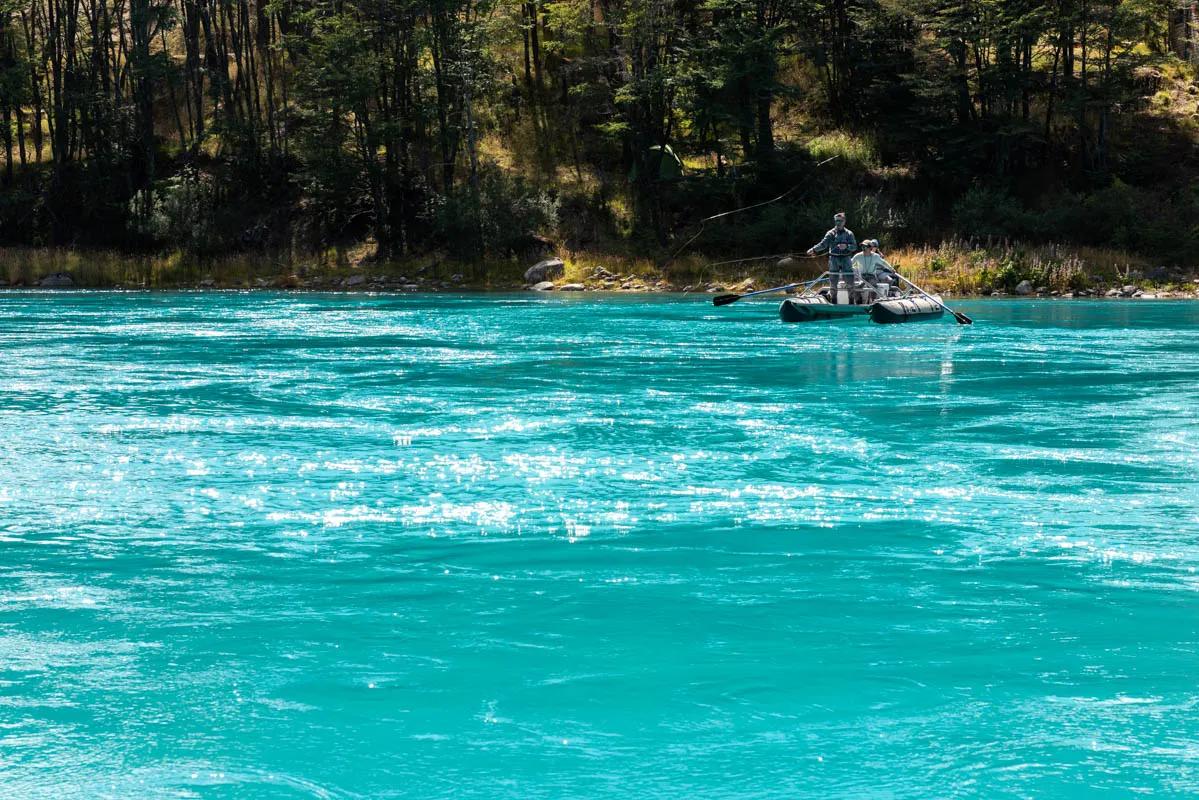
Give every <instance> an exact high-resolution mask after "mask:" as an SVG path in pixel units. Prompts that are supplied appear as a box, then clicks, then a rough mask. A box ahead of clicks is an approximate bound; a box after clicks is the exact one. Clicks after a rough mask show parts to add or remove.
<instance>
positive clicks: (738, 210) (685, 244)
mask: <svg viewBox="0 0 1199 800" xmlns="http://www.w3.org/2000/svg"><path fill="white" fill-rule="evenodd" d="M837 158H840V156H829V157H828V158H826V159H824V160H823V161H821V162H819V163H817V164H816V166H815V167H813V169H820V168H821V167H823V166H824V165H825V164H827V163H829V162H830V161H834V160H836V159H837ZM807 182H808V179H807V178H805V179H804V180H802V181H800V182H799V183H797V184H795V185H794V186H792V187H791V188H790V189H788V190H787V191H785V192H783V193H782V194H780V195H779V196H778V197H776V198H774V199H773V200H767V201H765V202H763V203H754V204H753V205H752V206H745V207H744V208H734V209H733V210H732V211H722V212H720V213H719V214H713V215H712V216H710V217H704V218H703V219H701V220H700V221H699V230H698V231H696V232H695V235H694V236H692V237H691V238H690V239H688V240H687V241H685V242H683V244H682V246H680V247H679V248H678V249H677V250H675V251H674V252H673V253H671V254H670V257H669V258H667V259H666V261H664V262H662V266H666V265H667V264H669V263H670V262H671V261H674V260H675V259H676V258H677V257H678V255H679V253H681V252H683V251H684V250H686V249H687V248H688V247H690V246H691V243H692V242H694V241H695V240H696V239H698V238H699V237H700V235H701V234H703V232H704V227H705V226H706V225H707V224H708V223H709V222H713V221H715V220H718V219H722V218H723V217H731V216H732V215H734V214H740V213H741V212H743V211H753V210H754V209H755V208H762V207H763V206H768V205H772V204H774V203H777V202H778V201H780V200H782V199H784V198H786V197H787V196H789V195H790V194H791V193H792V192H794V191H795V190H796V189H798V188H799V187H801V186H803V185H805V184H806V183H807ZM745 260H746V261H753V260H754V259H745ZM725 263H734V262H725Z"/></svg>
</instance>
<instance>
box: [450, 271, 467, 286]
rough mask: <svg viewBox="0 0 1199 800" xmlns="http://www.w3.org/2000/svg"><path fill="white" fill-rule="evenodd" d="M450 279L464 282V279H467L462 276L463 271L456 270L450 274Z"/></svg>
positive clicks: (455, 281)
mask: <svg viewBox="0 0 1199 800" xmlns="http://www.w3.org/2000/svg"><path fill="white" fill-rule="evenodd" d="M450 280H451V281H453V282H454V283H462V281H464V280H466V279H465V278H463V277H462V273H461V272H455V273H454V274H453V275H451V276H450Z"/></svg>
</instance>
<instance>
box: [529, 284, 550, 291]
mask: <svg viewBox="0 0 1199 800" xmlns="http://www.w3.org/2000/svg"><path fill="white" fill-rule="evenodd" d="M529 288H530V289H532V290H533V291H535V292H552V291H554V282H553V281H538V282H537V283H535V284H533V285H532V286H530V287H529Z"/></svg>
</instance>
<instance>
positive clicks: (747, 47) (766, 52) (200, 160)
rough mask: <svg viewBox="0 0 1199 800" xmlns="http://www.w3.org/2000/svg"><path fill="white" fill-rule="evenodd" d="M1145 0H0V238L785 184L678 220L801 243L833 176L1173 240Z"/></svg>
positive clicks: (614, 236) (405, 218)
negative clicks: (739, 210) (780, 198)
mask: <svg viewBox="0 0 1199 800" xmlns="http://www.w3.org/2000/svg"><path fill="white" fill-rule="evenodd" d="M1173 5H1174V4H1172V3H1170V2H1167V1H1166V0H1131V1H1129V2H1120V1H1119V0H1056V1H1055V2H1052V3H1034V2H1029V1H1028V0H1007V1H1003V0H972V1H970V2H945V1H944V0H560V1H559V2H544V1H543V0H535V1H534V2H500V0H336V1H334V2H326V1H325V0H3V5H2V6H0V113H2V114H3V119H4V124H3V126H2V128H3V131H4V142H3V147H4V153H5V163H4V169H3V174H2V183H3V187H2V189H0V239H2V240H3V241H4V242H6V243H23V244H74V245H80V246H106V247H119V248H123V249H141V250H155V249H162V248H180V249H183V250H186V251H189V252H193V253H197V254H215V253H221V252H230V251H238V250H266V251H287V252H293V253H294V252H311V251H320V250H322V249H325V248H328V247H331V246H340V245H346V244H353V243H359V242H367V241H369V242H373V243H374V244H375V245H376V246H377V250H378V254H379V256H380V257H385V258H386V257H399V256H403V255H407V254H414V253H422V252H429V251H433V250H438V251H441V252H444V253H446V254H448V255H450V256H453V257H456V258H462V259H471V258H480V257H505V256H509V255H517V254H520V253H521V252H523V251H524V250H527V249H529V248H531V247H535V246H536V245H537V239H536V237H535V234H546V235H549V236H551V237H554V238H558V239H560V240H562V241H563V242H564V244H565V245H566V246H568V247H570V248H572V249H586V248H600V249H602V248H605V247H612V246H616V245H618V244H619V245H620V246H626V245H627V246H628V247H630V248H639V249H642V250H646V251H653V252H659V253H666V252H669V251H670V250H671V249H672V248H673V247H674V246H676V245H677V244H679V243H680V242H681V241H683V239H684V238H685V237H686V236H689V235H690V233H691V232H693V231H694V230H695V226H694V222H695V220H696V219H698V218H700V217H703V216H705V215H707V214H710V213H715V212H717V211H721V210H726V209H728V208H732V207H736V206H741V205H745V204H748V203H752V202H757V201H761V200H764V199H767V198H770V197H773V196H775V195H778V194H780V193H782V192H784V191H786V190H788V189H791V188H792V187H795V186H796V185H797V184H801V183H802V184H803V187H802V189H801V190H800V191H794V192H792V193H791V194H790V195H789V196H788V197H787V198H786V200H785V201H784V202H782V203H779V204H777V205H775V206H770V207H767V208H766V209H764V210H763V211H761V212H755V213H754V214H752V215H746V216H745V217H743V218H738V220H737V224H736V225H728V224H726V225H720V226H714V227H713V229H712V230H711V231H706V232H705V234H704V237H702V238H701V240H700V241H699V242H697V244H696V246H697V247H700V248H703V249H706V250H708V251H716V250H723V251H728V252H733V251H739V250H743V249H745V248H753V249H754V250H757V251H764V250H765V251H769V250H782V249H787V248H795V247H797V246H799V245H803V246H806V245H807V244H810V243H811V239H812V237H813V236H814V235H815V234H818V233H819V230H820V229H821V227H822V226H823V225H824V224H825V223H826V221H827V218H828V216H829V212H830V211H831V209H832V206H833V205H839V206H843V207H845V208H846V209H847V210H849V211H850V212H851V214H852V215H853V222H852V223H851V224H853V226H854V227H855V228H857V229H859V230H860V231H862V232H869V233H873V234H874V235H882V236H884V237H888V238H889V239H890V240H892V241H895V242H901V241H906V242H920V241H928V240H936V239H939V238H941V237H945V236H950V235H959V236H961V235H964V236H975V237H994V238H1021V239H1027V240H1045V239H1055V240H1062V241H1088V242H1092V243H1096V244H1107V245H1111V246H1117V247H1125V248H1130V249H1136V250H1142V251H1145V252H1154V253H1157V252H1163V251H1165V250H1167V249H1170V250H1176V249H1178V241H1179V240H1182V241H1184V242H1185V243H1186V244H1187V245H1194V244H1199V198H1197V197H1196V195H1195V192H1194V190H1193V188H1192V185H1191V184H1192V181H1191V177H1192V175H1193V174H1194V168H1195V165H1194V163H1193V157H1192V155H1191V152H1192V150H1193V140H1194V131H1193V130H1192V121H1191V120H1192V116H1191V111H1193V110H1194V105H1195V100H1194V98H1193V96H1192V95H1193V94H1195V93H1196V92H1195V89H1194V86H1193V84H1191V83H1189V73H1188V68H1187V67H1186V66H1185V65H1182V64H1179V63H1178V62H1176V61H1175V60H1174V59H1173V57H1172V56H1170V55H1169V35H1170V32H1169V30H1168V28H1169V26H1168V19H1169V13H1170V9H1171V8H1172V6H1173ZM676 154H677V155H676ZM831 156H838V158H837V159H836V160H834V161H832V162H831V163H828V164H826V165H825V166H819V167H818V166H817V163H818V162H820V161H823V160H825V159H826V158H828V157H831ZM801 220H802V222H801Z"/></svg>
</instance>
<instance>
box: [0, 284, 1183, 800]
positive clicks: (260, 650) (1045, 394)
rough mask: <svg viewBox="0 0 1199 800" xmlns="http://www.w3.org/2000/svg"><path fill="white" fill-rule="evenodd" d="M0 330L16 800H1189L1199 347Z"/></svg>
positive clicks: (3, 655)
mask: <svg viewBox="0 0 1199 800" xmlns="http://www.w3.org/2000/svg"><path fill="white" fill-rule="evenodd" d="M775 307H776V306H775V304H774V303H773V302H769V301H768V302H764V303H754V302H753V301H745V302H743V303H738V304H736V305H734V306H730V307H727V308H721V309H715V308H713V307H712V306H711V304H710V302H709V300H708V298H705V297H677V296H675V297H607V298H598V299H597V298H596V297H594V296H581V297H580V296H575V297H566V296H560V297H555V296H532V295H508V296H465V295H464V296H442V297H415V296H405V297H371V296H360V295H356V296H321V295H270V294H227V293H210V294H103V293H100V294H84V293H78V294H38V293H24V294H22V293H11V294H6V295H3V296H0V348H2V353H0V398H2V403H0V430H2V432H3V433H2V436H0V795H2V796H3V797H5V798H67V799H71V800H73V799H74V798H94V797H113V798H300V797H316V798H322V797H328V798H343V797H345V798H393V797H414V798H424V797H445V798H564V797H579V798H584V797H585V798H595V797H620V798H640V797H654V798H681V797H696V798H700V797H729V798H731V797H737V798H755V797H761V798H766V797H772V798H773V797H812V798H867V797H870V798H874V797H883V798H933V797H998V796H1003V797H1101V796H1110V797H1126V796H1130V795H1132V794H1134V793H1137V792H1140V793H1154V794H1156V795H1157V796H1183V795H1194V794H1195V793H1196V792H1199V677H1197V676H1199V592H1197V590H1199V574H1197V573H1196V568H1197V567H1199V484H1197V481H1199V457H1197V456H1196V450H1197V448H1199V417H1197V414H1196V409H1197V408H1199V304H1186V303H1172V302H1114V301H1113V302H1087V301H1072V302H1071V301H1062V302H1058V301H1021V302H998V301H997V302H975V303H963V304H962V308H963V309H964V310H965V311H966V312H967V313H969V314H971V315H972V316H974V317H975V319H976V320H977V324H975V325H974V326H972V327H959V326H956V325H954V324H953V322H952V321H951V320H949V319H948V318H946V319H945V320H944V321H942V322H939V323H930V324H922V325H897V326H876V325H871V324H869V323H868V322H864V321H851V322H837V323H827V324H819V323H814V324H809V325H796V326H786V325H783V324H781V323H779V322H778V321H777V318H776V317H775Z"/></svg>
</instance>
